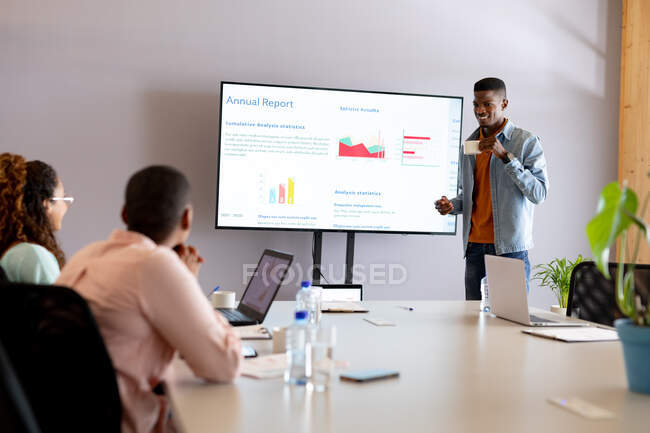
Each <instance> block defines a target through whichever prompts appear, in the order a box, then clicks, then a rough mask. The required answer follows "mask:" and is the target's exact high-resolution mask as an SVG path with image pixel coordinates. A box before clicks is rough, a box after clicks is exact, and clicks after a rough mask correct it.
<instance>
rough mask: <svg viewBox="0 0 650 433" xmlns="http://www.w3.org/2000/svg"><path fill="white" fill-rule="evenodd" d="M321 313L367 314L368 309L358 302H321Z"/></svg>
mask: <svg viewBox="0 0 650 433" xmlns="http://www.w3.org/2000/svg"><path fill="white" fill-rule="evenodd" d="M321 311H322V312H323V313H367V312H368V309H367V308H366V307H364V306H363V305H361V304H360V303H358V302H352V301H342V302H323V303H322V304H321Z"/></svg>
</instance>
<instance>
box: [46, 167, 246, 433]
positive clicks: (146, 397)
mask: <svg viewBox="0 0 650 433" xmlns="http://www.w3.org/2000/svg"><path fill="white" fill-rule="evenodd" d="M189 194H190V186H189V183H188V181H187V179H186V178H185V176H184V175H183V174H182V173H180V172H179V171H177V170H175V169H173V168H171V167H166V166H152V167H148V168H145V169H143V170H140V171H139V172H137V173H135V174H134V175H133V176H132V177H131V179H130V180H129V182H128V185H127V188H126V203H125V205H124V208H123V210H122V219H123V220H124V222H125V223H126V225H127V230H120V229H116V230H114V231H113V233H111V235H110V236H109V238H108V239H107V240H105V241H101V242H96V243H94V244H91V245H89V246H87V247H85V248H83V249H82V250H81V251H79V252H78V253H77V254H75V255H74V256H73V257H72V258H71V259H70V261H69V262H68V263H67V264H66V265H65V267H64V268H63V270H62V271H61V275H60V276H59V278H58V280H57V281H56V284H59V285H63V286H68V287H72V288H73V289H74V290H75V291H77V292H78V293H79V294H80V295H81V296H83V297H84V298H85V299H86V301H87V302H88V304H89V306H90V309H91V310H92V312H93V314H94V316H95V319H96V321H97V324H98V325H99V329H100V332H101V334H102V336H103V338H104V342H105V344H106V347H107V349H108V352H109V354H110V356H111V359H112V360H113V365H114V366H115V370H116V373H117V380H118V385H119V390H120V397H121V400H122V408H123V415H122V431H123V432H124V433H130V432H133V433H145V432H146V433H148V432H163V431H166V430H167V429H168V428H170V429H171V428H172V427H173V426H172V425H171V423H170V422H169V416H168V405H167V402H166V400H165V397H164V396H161V395H158V394H156V393H154V392H153V389H154V388H155V387H157V386H158V385H159V384H160V383H161V382H162V380H163V378H164V376H165V372H166V371H167V369H168V367H169V365H170V364H171V361H172V358H173V356H174V354H175V353H176V351H178V352H180V354H181V355H182V356H183V357H184V359H185V361H186V362H187V364H188V365H189V367H190V368H191V369H192V371H193V372H194V373H195V374H196V375H197V376H199V377H202V378H205V379H207V380H209V381H216V382H230V381H232V380H233V379H234V378H236V377H237V376H238V375H239V371H240V365H241V341H240V340H239V338H238V337H237V335H236V334H235V332H234V331H233V329H232V327H231V326H230V325H229V324H228V323H227V322H226V321H225V320H224V319H223V318H222V317H221V315H219V314H218V313H216V312H215V311H214V310H213V308H212V306H211V305H210V303H209V301H208V299H207V298H206V297H205V296H204V294H203V293H202V291H201V288H200V287H199V283H198V281H197V278H196V277H197V274H198V271H199V267H200V266H201V263H202V262H203V259H202V258H201V256H200V255H199V254H198V251H197V250H196V249H194V248H193V247H191V246H186V245H185V242H186V241H187V238H188V236H189V234H190V229H191V226H192V206H191V204H190V202H189Z"/></svg>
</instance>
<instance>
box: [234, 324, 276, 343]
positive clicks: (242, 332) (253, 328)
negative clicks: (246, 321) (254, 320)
mask: <svg viewBox="0 0 650 433" xmlns="http://www.w3.org/2000/svg"><path fill="white" fill-rule="evenodd" d="M233 329H234V330H235V333H236V334H237V335H238V336H239V338H241V339H242V340H270V339H271V333H270V332H269V330H268V329H266V328H265V327H264V326H262V325H249V326H235V327H234V328H233Z"/></svg>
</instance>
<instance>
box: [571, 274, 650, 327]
mask: <svg viewBox="0 0 650 433" xmlns="http://www.w3.org/2000/svg"><path fill="white" fill-rule="evenodd" d="M628 266H629V264H626V265H625V267H626V269H627V267H628ZM617 267H618V264H617V263H610V264H609V273H610V275H611V277H612V278H611V279H609V280H608V279H606V278H605V277H604V276H603V275H602V274H601V273H600V271H599V270H598V267H597V266H596V264H595V263H594V262H591V261H587V262H582V263H579V264H578V265H576V267H575V268H573V272H571V282H570V285H569V299H568V303H567V316H570V317H578V318H580V319H583V320H588V321H590V322H596V323H600V324H602V325H607V326H614V320H616V319H619V318H621V317H625V316H624V315H623V313H622V312H621V310H620V309H619V308H618V305H617V304H616V298H615V287H616V268H617ZM634 283H635V287H636V290H637V293H640V294H641V297H642V299H643V302H647V299H648V291H649V288H650V265H636V266H635V268H634Z"/></svg>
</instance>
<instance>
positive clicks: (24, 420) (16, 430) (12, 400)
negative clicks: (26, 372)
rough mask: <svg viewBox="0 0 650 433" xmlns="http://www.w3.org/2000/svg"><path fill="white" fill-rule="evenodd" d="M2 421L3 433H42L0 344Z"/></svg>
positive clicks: (0, 413) (0, 404) (0, 417)
mask: <svg viewBox="0 0 650 433" xmlns="http://www.w3.org/2000/svg"><path fill="white" fill-rule="evenodd" d="M0 420H2V431H3V433H5V432H6V433H40V432H41V430H40V429H39V428H38V424H37V422H36V417H35V416H34V412H32V407H31V406H30V404H29V401H28V400H27V397H26V396H25V392H24V391H23V387H22V386H21V385H20V381H19V380H18V376H17V375H16V371H15V370H14V367H13V366H12V365H11V361H9V356H8V355H7V352H6V351H5V348H4V347H3V346H2V343H0Z"/></svg>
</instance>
